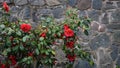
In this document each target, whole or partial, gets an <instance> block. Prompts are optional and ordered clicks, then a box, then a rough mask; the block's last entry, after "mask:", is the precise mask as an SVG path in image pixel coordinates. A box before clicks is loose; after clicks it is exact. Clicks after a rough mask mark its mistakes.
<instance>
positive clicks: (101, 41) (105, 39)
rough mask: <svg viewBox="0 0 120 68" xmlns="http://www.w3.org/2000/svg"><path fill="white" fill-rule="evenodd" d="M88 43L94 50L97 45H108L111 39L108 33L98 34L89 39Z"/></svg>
mask: <svg viewBox="0 0 120 68" xmlns="http://www.w3.org/2000/svg"><path fill="white" fill-rule="evenodd" d="M89 45H90V48H91V49H92V50H96V49H98V48H99V47H105V48H106V47H109V46H110V45H111V41H110V38H109V36H108V35H106V34H100V35H98V36H96V37H95V38H93V39H91V41H90V42H89Z"/></svg>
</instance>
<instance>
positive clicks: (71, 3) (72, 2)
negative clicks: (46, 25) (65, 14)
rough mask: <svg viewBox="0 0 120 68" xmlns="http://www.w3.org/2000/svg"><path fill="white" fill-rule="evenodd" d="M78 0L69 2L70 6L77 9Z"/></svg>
mask: <svg viewBox="0 0 120 68" xmlns="http://www.w3.org/2000/svg"><path fill="white" fill-rule="evenodd" d="M76 3H77V0H68V4H69V5H70V6H72V7H75V5H76Z"/></svg>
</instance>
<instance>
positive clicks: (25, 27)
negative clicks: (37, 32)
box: [20, 23, 31, 32]
mask: <svg viewBox="0 0 120 68" xmlns="http://www.w3.org/2000/svg"><path fill="white" fill-rule="evenodd" d="M20 29H21V30H22V31H24V32H29V31H30V30H31V25H30V24H26V23H23V24H21V25H20Z"/></svg>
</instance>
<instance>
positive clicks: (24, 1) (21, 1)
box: [14, 0, 28, 5]
mask: <svg viewBox="0 0 120 68" xmlns="http://www.w3.org/2000/svg"><path fill="white" fill-rule="evenodd" d="M14 3H15V5H25V4H27V3H28V2H27V0H14Z"/></svg>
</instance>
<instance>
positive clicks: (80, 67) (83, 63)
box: [74, 60, 92, 68]
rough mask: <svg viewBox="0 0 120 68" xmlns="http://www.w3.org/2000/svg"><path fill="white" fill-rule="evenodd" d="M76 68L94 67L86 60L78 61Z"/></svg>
mask: <svg viewBox="0 0 120 68" xmlns="http://www.w3.org/2000/svg"><path fill="white" fill-rule="evenodd" d="M74 68H92V66H91V65H90V64H89V62H88V61H85V60H78V61H77V62H76V63H75V67H74Z"/></svg>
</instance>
